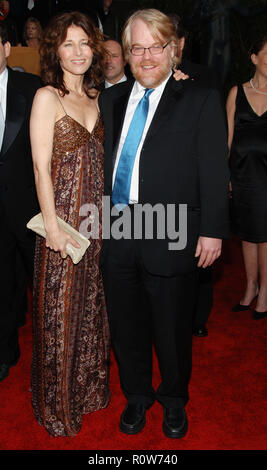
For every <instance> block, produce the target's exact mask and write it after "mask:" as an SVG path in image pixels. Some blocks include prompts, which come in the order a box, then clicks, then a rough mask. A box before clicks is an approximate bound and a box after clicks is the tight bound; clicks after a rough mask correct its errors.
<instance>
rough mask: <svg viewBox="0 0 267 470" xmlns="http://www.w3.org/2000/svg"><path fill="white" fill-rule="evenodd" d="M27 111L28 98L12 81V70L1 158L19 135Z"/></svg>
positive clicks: (8, 85) (9, 75) (9, 78)
mask: <svg viewBox="0 0 267 470" xmlns="http://www.w3.org/2000/svg"><path fill="white" fill-rule="evenodd" d="M25 113H26V99H25V97H24V96H23V95H22V94H21V93H19V92H18V91H17V90H16V88H15V87H14V86H13V83H12V72H11V73H10V71H9V72H8V83H7V103H6V123H5V131H4V137H3V144H2V148H1V158H3V157H4V156H5V154H6V153H7V151H8V149H9V148H10V146H11V145H12V143H13V142H14V140H15V138H16V137H17V135H18V133H19V131H20V128H21V126H22V124H23V121H24V118H25Z"/></svg>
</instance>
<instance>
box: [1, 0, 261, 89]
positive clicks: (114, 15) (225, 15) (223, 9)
mask: <svg viewBox="0 0 267 470" xmlns="http://www.w3.org/2000/svg"><path fill="white" fill-rule="evenodd" d="M151 7H153V8H158V9H160V10H162V11H163V12H165V13H176V14H178V15H179V16H180V17H181V18H182V21H183V24H184V27H185V30H186V33H187V36H186V49H185V52H184V56H185V57H188V58H190V60H192V61H193V62H197V63H205V62H207V53H208V51H207V49H208V45H209V44H210V42H211V37H210V36H211V34H214V33H215V34H216V35H218V38H217V46H218V47H220V46H221V45H222V43H221V44H220V41H222V42H224V43H225V41H226V42H227V41H228V43H229V44H228V45H229V46H230V51H231V52H230V56H231V57H230V60H228V64H229V65H228V66H227V69H228V70H227V71H226V72H227V73H226V78H225V79H224V80H223V81H224V83H223V85H224V88H225V92H227V91H228V90H229V88H230V87H231V86H232V85H233V84H235V83H241V82H244V81H246V80H247V79H248V77H250V75H251V69H250V65H249V64H250V60H248V50H249V47H250V45H251V44H252V43H253V41H254V40H255V39H257V37H259V36H261V35H263V34H266V24H267V0H9V1H7V0H3V1H1V0H0V14H1V16H0V20H2V21H4V22H6V23H7V25H8V29H9V32H10V39H11V43H12V46H21V45H22V46H27V45H29V44H26V42H25V41H26V39H25V30H24V28H25V23H26V21H27V18H29V17H34V18H36V19H37V20H39V22H40V24H41V26H42V28H43V27H45V26H46V24H47V22H48V21H49V18H51V17H52V16H53V15H55V14H57V13H58V12H61V11H64V10H65V11H70V10H79V11H83V12H86V13H87V14H88V15H89V16H91V18H93V19H94V21H95V22H100V23H99V24H100V26H101V23H102V26H103V25H104V28H103V29H104V33H105V34H107V35H108V36H111V37H113V38H115V39H117V40H120V34H121V30H122V27H123V24H124V21H125V19H126V18H127V17H128V15H129V14H131V13H132V12H133V11H134V10H136V9H138V8H151ZM212 28H213V29H212ZM23 31H24V34H23ZM220 35H221V37H222V39H220ZM227 35H228V37H227ZM218 53H219V54H220V52H218ZM228 59H229V57H228ZM226 61H227V59H226ZM12 65H13V64H12ZM209 65H210V64H209Z"/></svg>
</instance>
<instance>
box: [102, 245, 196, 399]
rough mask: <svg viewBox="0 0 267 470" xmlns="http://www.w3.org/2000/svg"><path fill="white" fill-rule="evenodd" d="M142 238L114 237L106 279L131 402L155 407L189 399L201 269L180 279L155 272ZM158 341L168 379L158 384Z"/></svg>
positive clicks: (116, 343)
mask: <svg viewBox="0 0 267 470" xmlns="http://www.w3.org/2000/svg"><path fill="white" fill-rule="evenodd" d="M141 243H142V242H141V241H139V240H111V241H110V245H109V250H108V255H107V257H106V261H105V266H104V282H105V291H106V300H107V310H108V315H109V321H110V329H111V337H112V342H113V346H114V350H115V354H116V357H117V360H118V364H119V373H120V380H121V387H122V389H123V392H124V394H125V396H126V398H127V399H128V401H129V402H130V403H143V404H144V405H145V406H146V407H149V406H150V405H151V404H152V403H153V402H154V400H155V398H156V399H157V400H158V401H159V402H160V403H162V404H163V405H164V406H169V407H180V406H184V405H185V404H186V402H187V401H188V382H189V379H190V374H191V364H192V315H193V309H194V305H195V290H196V283H197V272H192V273H189V274H185V275H180V276H175V277H162V276H156V275H153V274H151V273H149V272H148V271H147V270H146V269H145V267H144V264H143V260H142V255H141V249H140V247H141V245H140V244H141ZM152 341H154V345H155V350H156V354H157V357H158V361H159V368H160V372H161V378H162V382H161V384H160V385H159V387H158V389H157V392H156V394H155V392H154V390H153V388H152Z"/></svg>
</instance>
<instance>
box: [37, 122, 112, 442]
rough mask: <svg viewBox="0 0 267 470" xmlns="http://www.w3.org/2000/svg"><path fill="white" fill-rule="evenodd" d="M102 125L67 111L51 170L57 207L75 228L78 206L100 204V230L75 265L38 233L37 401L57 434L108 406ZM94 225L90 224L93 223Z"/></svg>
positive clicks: (42, 419)
mask: <svg viewBox="0 0 267 470" xmlns="http://www.w3.org/2000/svg"><path fill="white" fill-rule="evenodd" d="M102 142H103V126H102V123H101V119H100V118H98V120H97V122H96V125H95V127H94V129H93V131H92V133H89V132H88V131H87V129H86V128H84V127H83V126H82V125H81V124H79V123H78V122H77V121H75V120H74V119H72V118H71V117H70V116H68V115H67V114H66V115H65V116H64V117H63V118H61V119H60V120H59V121H57V122H56V124H55V131H54V143H53V156H52V161H51V167H52V170H51V174H52V181H53V187H54V195H55V204H56V212H57V215H58V216H59V217H61V218H62V219H64V220H65V221H66V222H68V223H69V224H70V225H72V226H73V227H74V228H76V229H77V230H78V229H79V225H80V223H81V221H82V220H83V219H84V218H85V217H79V210H80V207H81V206H83V205H84V204H87V203H91V204H95V206H96V207H97V208H98V209H99V214H100V217H99V220H100V238H99V239H97V240H93V239H92V240H91V245H90V246H89V248H88V249H87V251H86V253H85V255H84V257H83V259H82V260H81V261H80V262H79V263H78V264H77V265H74V264H73V263H72V261H71V259H70V257H69V256H68V257H67V258H66V259H64V260H63V259H62V258H61V256H60V254H59V253H56V252H54V251H52V250H50V249H48V248H46V246H45V240H44V239H42V238H41V237H37V243H36V254H35V274H34V295H33V334H34V346H33V360H32V403H33V409H34V414H35V416H36V418H37V420H38V422H39V423H40V424H41V425H44V426H45V428H46V429H47V431H48V432H49V433H50V434H52V435H53V436H74V435H75V434H77V433H78V432H79V430H80V428H81V422H82V414H84V413H90V412H92V411H96V410H99V409H100V408H104V407H106V406H107V404H108V402H109V390H108V359H109V331H108V324H107V315H106V309H105V302H104V293H103V284H102V279H101V274H100V272H99V254H100V249H101V220H102V219H101V203H102V194H103V146H102ZM89 229H90V227H89Z"/></svg>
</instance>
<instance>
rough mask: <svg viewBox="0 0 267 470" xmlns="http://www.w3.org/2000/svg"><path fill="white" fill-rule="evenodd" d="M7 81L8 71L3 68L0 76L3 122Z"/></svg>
mask: <svg viewBox="0 0 267 470" xmlns="http://www.w3.org/2000/svg"><path fill="white" fill-rule="evenodd" d="M7 80H8V70H7V68H5V70H4V71H3V72H2V73H1V75H0V103H1V108H2V114H3V117H4V121H5V120H6V97H7Z"/></svg>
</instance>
